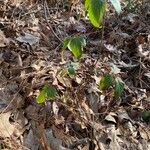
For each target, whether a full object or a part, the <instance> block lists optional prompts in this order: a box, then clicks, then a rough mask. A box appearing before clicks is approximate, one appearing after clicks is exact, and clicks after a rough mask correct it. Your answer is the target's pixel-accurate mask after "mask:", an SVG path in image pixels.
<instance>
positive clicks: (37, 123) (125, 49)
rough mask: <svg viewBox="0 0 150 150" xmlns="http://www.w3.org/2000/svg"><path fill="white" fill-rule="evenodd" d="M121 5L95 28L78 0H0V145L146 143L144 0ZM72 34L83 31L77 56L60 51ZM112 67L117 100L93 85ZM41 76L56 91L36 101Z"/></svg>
mask: <svg viewBox="0 0 150 150" xmlns="http://www.w3.org/2000/svg"><path fill="white" fill-rule="evenodd" d="M122 5H123V10H122V12H121V14H120V15H116V14H115V11H114V9H113V8H112V7H111V6H109V7H108V9H107V12H106V16H105V18H104V20H103V23H102V27H100V28H99V29H97V28H94V27H93V26H92V24H91V23H90V22H89V20H88V19H87V18H86V17H85V16H84V12H83V11H84V7H83V5H82V4H81V3H80V2H79V3H77V4H75V5H72V6H71V5H70V4H69V3H65V2H64V3H63V5H62V4H60V5H59V4H56V5H52V4H50V3H47V2H46V1H42V2H39V3H32V4H31V3H30V4H29V2H28V1H27V0H25V1H22V0H18V1H15V0H14V1H10V0H8V1H7V0H6V1H0V8H1V9H0V150H16V149H17V150H150V3H148V1H147V2H145V3H143V4H141V5H140V4H139V6H135V7H134V8H132V9H127V8H125V7H124V6H125V5H124V3H123V2H122ZM74 35H84V36H85V38H86V46H85V47H84V48H83V54H82V57H81V59H80V60H78V61H77V60H76V59H74V57H73V55H72V53H71V52H70V51H69V50H67V49H66V50H65V51H64V53H63V58H62V45H63V41H64V39H65V38H66V37H69V36H74ZM69 65H72V66H75V68H76V69H75V75H74V76H70V75H68V74H66V73H64V74H63V72H64V70H66V69H67V67H68V66H69ZM112 69H113V70H114V71H115V72H117V73H116V76H118V77H120V78H121V79H122V81H123V82H124V91H123V92H122V94H121V96H120V97H119V98H118V99H115V98H114V96H113V92H114V91H113V86H112V87H110V88H109V89H107V90H105V91H101V90H100V89H99V86H98V85H99V82H100V79H102V77H103V76H104V75H105V74H108V73H111V70H112ZM46 83H47V84H48V85H52V86H53V87H55V88H56V90H57V96H56V97H55V98H54V99H53V100H46V101H45V102H44V103H42V104H39V103H37V100H36V97H37V96H38V95H39V93H40V90H41V89H42V88H43V87H44V85H45V84H46Z"/></svg>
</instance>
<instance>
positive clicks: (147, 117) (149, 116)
mask: <svg viewBox="0 0 150 150" xmlns="http://www.w3.org/2000/svg"><path fill="white" fill-rule="evenodd" d="M142 119H143V120H144V121H145V122H147V123H148V122H150V111H148V110H144V111H143V113H142Z"/></svg>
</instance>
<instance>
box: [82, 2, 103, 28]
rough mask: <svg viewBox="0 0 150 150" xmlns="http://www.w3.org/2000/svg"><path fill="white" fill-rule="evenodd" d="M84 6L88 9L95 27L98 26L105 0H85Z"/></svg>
mask: <svg viewBox="0 0 150 150" xmlns="http://www.w3.org/2000/svg"><path fill="white" fill-rule="evenodd" d="M85 8H86V10H87V11H88V14H89V19H90V21H91V23H92V24H93V25H94V26H95V27H99V26H100V23H101V21H102V19H103V17H104V14H105V11H106V1H105V0H86V1H85Z"/></svg>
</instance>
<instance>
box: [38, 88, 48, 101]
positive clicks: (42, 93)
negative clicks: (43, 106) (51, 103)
mask: <svg viewBox="0 0 150 150" xmlns="http://www.w3.org/2000/svg"><path fill="white" fill-rule="evenodd" d="M45 100H46V90H45V88H43V89H42V90H41V91H40V94H39V95H38V96H37V98H36V101H37V103H44V102H45Z"/></svg>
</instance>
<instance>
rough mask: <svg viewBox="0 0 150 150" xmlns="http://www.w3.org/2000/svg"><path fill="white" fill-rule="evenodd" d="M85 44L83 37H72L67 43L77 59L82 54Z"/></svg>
mask: <svg viewBox="0 0 150 150" xmlns="http://www.w3.org/2000/svg"><path fill="white" fill-rule="evenodd" d="M85 44H86V41H85V39H84V38H83V37H80V36H79V37H78V36H77V37H73V38H72V39H71V40H70V41H69V43H68V49H69V50H70V51H71V52H72V53H73V55H74V56H75V57H76V58H77V59H79V58H80V57H81V56H82V51H83V46H85Z"/></svg>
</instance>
